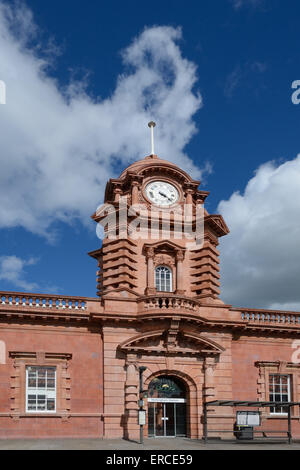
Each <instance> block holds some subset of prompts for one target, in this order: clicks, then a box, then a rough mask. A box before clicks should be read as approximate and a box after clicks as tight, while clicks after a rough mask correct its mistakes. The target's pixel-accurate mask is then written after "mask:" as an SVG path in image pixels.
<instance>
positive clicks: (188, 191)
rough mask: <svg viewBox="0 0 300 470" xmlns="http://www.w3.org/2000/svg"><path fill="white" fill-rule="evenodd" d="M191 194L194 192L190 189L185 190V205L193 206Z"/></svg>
mask: <svg viewBox="0 0 300 470" xmlns="http://www.w3.org/2000/svg"><path fill="white" fill-rule="evenodd" d="M193 193H194V191H193V190H192V189H187V190H186V200H185V202H186V204H193Z"/></svg>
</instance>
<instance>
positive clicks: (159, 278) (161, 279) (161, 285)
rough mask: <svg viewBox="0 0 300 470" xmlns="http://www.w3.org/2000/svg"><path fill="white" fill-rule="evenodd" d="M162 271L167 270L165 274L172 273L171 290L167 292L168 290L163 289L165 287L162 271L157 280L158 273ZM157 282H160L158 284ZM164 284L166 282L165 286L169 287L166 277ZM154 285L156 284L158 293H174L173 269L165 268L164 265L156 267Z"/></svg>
mask: <svg viewBox="0 0 300 470" xmlns="http://www.w3.org/2000/svg"><path fill="white" fill-rule="evenodd" d="M161 269H165V273H166V272H169V273H170V281H169V290H167V289H165V290H162V289H161V288H162V287H163V278H162V271H160V273H159V277H158V279H157V272H158V270H161ZM164 275H165V274H164ZM157 280H158V282H157ZM164 282H165V285H166V287H167V279H166V277H164ZM154 283H155V287H156V290H157V292H173V273H172V269H171V268H169V266H164V265H160V266H156V268H155V270H154Z"/></svg>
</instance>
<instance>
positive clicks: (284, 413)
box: [269, 373, 291, 416]
mask: <svg viewBox="0 0 300 470" xmlns="http://www.w3.org/2000/svg"><path fill="white" fill-rule="evenodd" d="M275 375H276V376H278V377H280V378H281V377H287V395H288V401H291V376H290V375H289V374H276V373H270V374H269V397H270V395H271V393H272V394H273V395H278V392H276V393H275V390H274V391H273V392H271V391H270V385H271V383H270V378H271V376H275ZM279 395H280V399H281V401H282V395H286V393H283V392H282V383H281V380H280V392H279ZM281 408H282V407H281ZM270 414H271V415H272V416H287V414H288V413H287V412H282V411H271V412H270Z"/></svg>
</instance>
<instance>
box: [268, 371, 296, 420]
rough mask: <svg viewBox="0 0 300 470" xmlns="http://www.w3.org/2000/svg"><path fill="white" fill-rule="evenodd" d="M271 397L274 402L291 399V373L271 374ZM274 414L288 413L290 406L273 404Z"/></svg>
mask: <svg viewBox="0 0 300 470" xmlns="http://www.w3.org/2000/svg"><path fill="white" fill-rule="evenodd" d="M269 399H270V401H274V402H285V401H290V399H291V381H290V376H289V375H283V374H270V375H269ZM270 411H271V413H272V414H286V413H287V412H288V408H287V407H285V406H272V407H271V408H270Z"/></svg>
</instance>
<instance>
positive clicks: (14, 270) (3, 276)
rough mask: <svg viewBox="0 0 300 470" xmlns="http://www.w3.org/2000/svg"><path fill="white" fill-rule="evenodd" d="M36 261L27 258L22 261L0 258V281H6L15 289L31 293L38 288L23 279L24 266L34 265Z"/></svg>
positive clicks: (7, 257)
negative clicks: (18, 288)
mask: <svg viewBox="0 0 300 470" xmlns="http://www.w3.org/2000/svg"><path fill="white" fill-rule="evenodd" d="M36 262H37V259H35V258H29V259H28V260H24V259H21V258H18V257H17V256H1V257H0V280H2V281H6V282H8V283H10V284H12V285H14V286H16V287H20V288H21V289H25V290H28V291H33V290H34V289H36V288H37V287H38V285H37V284H36V283H35V282H27V281H26V280H25V279H24V276H25V274H26V273H25V270H24V268H25V267H26V266H31V265H33V264H36Z"/></svg>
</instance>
